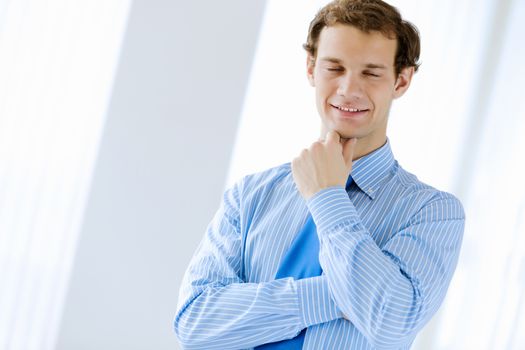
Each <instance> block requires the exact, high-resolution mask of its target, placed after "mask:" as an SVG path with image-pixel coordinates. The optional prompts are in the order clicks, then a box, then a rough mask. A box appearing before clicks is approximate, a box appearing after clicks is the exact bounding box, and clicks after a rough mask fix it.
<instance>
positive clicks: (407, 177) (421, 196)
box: [395, 167, 464, 216]
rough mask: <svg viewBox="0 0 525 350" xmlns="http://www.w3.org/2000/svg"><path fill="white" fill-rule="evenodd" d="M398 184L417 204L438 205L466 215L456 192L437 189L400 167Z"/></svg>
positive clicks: (405, 194)
mask: <svg viewBox="0 0 525 350" xmlns="http://www.w3.org/2000/svg"><path fill="white" fill-rule="evenodd" d="M396 175H397V176H396V178H395V180H396V182H397V185H398V186H400V187H401V188H402V189H403V190H402V191H403V197H404V198H405V199H406V200H407V201H410V202H412V203H414V204H416V203H417V204H416V205H417V206H420V207H421V208H422V207H427V206H437V207H442V210H445V211H453V212H455V213H456V215H458V216H464V210H463V205H462V204H461V201H460V200H459V199H458V197H456V196H455V195H454V194H452V193H450V192H447V191H444V190H440V189H437V188H436V187H434V186H431V185H429V184H427V183H425V182H423V181H421V180H420V179H419V178H418V177H417V176H416V175H414V174H412V173H410V172H408V171H407V170H405V169H403V168H401V167H399V168H398V169H397V174H396Z"/></svg>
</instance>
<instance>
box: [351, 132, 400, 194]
mask: <svg viewBox="0 0 525 350" xmlns="http://www.w3.org/2000/svg"><path fill="white" fill-rule="evenodd" d="M395 162H396V161H395V159H394V154H393V153H392V149H391V148H390V142H389V141H388V139H387V140H386V143H385V144H384V145H383V146H381V147H379V148H378V149H376V150H375V151H373V152H372V153H369V154H367V155H366V156H364V157H361V158H359V159H357V160H356V161H354V163H353V164H352V173H351V174H350V176H352V180H353V181H354V182H355V184H356V185H357V186H358V187H359V189H361V191H363V192H364V193H366V194H367V195H368V196H369V197H370V198H372V199H374V198H375V195H376V193H377V190H378V189H379V187H380V186H381V183H382V182H383V181H382V180H383V179H385V178H386V176H387V175H388V174H389V172H390V170H391V169H392V168H393V167H394V164H395Z"/></svg>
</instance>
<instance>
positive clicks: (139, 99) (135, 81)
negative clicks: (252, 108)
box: [57, 0, 265, 350]
mask: <svg viewBox="0 0 525 350" xmlns="http://www.w3.org/2000/svg"><path fill="white" fill-rule="evenodd" d="M264 5H265V1H263V0H259V1H242V0H229V1H222V2H216V1H206V2H203V1H199V2H192V1H169V0H147V1H146V0H135V1H134V3H133V5H132V8H131V13H130V18H129V24H128V29H127V32H126V38H125V40H124V44H123V48H122V56H121V59H120V60H121V61H120V66H119V69H118V73H117V76H116V80H115V86H114V92H113V97H112V100H111V103H110V106H109V114H108V116H107V124H106V126H105V131H104V134H103V138H102V141H101V145H100V153H99V156H98V161H97V165H96V168H95V173H94V177H93V183H92V188H91V194H90V198H89V201H88V204H87V209H86V213H85V220H84V224H83V228H82V233H81V237H80V240H79V243H78V248H77V255H76V258H75V263H74V267H73V270H72V277H71V282H70V286H69V292H68V295H67V298H66V302H65V307H64V313H63V318H62V323H61V330H60V335H59V339H58V344H57V349H75V350H81V349H97V350H103V349H111V350H114V349H127V350H129V349H177V347H178V346H177V342H176V339H175V335H174V333H173V331H172V318H173V315H174V312H175V306H176V301H177V295H178V287H179V283H180V280H181V279H182V275H183V272H184V269H185V268H186V266H187V264H188V262H189V259H190V257H191V255H192V253H193V250H194V249H195V247H196V245H197V243H198V241H199V240H200V239H201V237H202V235H203V233H204V230H205V227H206V225H207V224H208V222H209V220H210V219H211V217H212V215H213V213H214V212H215V210H216V209H217V206H218V204H219V200H220V196H221V193H222V190H223V186H224V182H225V179H226V174H227V171H228V168H229V163H230V154H231V151H232V147H233V141H234V136H235V133H236V128H237V123H238V119H239V114H240V111H241V108H242V101H243V97H244V91H245V88H246V84H247V80H248V75H249V72H250V67H251V61H252V57H253V54H254V49H255V46H256V42H257V37H258V30H259V25H260V22H261V17H262V14H263V12H264Z"/></svg>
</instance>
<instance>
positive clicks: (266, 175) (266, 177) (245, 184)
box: [234, 162, 291, 195]
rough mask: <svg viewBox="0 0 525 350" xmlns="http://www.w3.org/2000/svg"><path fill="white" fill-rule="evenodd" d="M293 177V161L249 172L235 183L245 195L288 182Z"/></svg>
mask: <svg viewBox="0 0 525 350" xmlns="http://www.w3.org/2000/svg"><path fill="white" fill-rule="evenodd" d="M290 179H291V163H290V162H287V163H282V164H279V165H276V166H273V167H271V168H267V169H265V170H261V171H257V172H252V173H248V174H247V175H244V176H243V177H242V178H240V179H239V180H238V181H237V182H236V183H235V184H234V187H236V188H237V189H238V190H240V191H242V192H243V193H244V194H245V195H246V194H248V193H250V192H254V191H257V190H260V189H264V188H272V187H274V186H275V185H277V184H278V183H283V182H285V183H288V182H289V180H290Z"/></svg>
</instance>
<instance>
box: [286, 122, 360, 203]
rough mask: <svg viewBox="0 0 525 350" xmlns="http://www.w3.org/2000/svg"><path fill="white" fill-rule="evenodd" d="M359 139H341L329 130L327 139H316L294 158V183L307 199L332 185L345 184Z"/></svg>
mask: <svg viewBox="0 0 525 350" xmlns="http://www.w3.org/2000/svg"><path fill="white" fill-rule="evenodd" d="M356 141H357V139H355V138H352V139H347V140H344V141H342V140H341V136H340V135H339V134H338V133H337V132H336V131H329V132H328V133H327V134H326V139H325V140H324V141H323V140H319V141H317V142H314V143H313V144H312V145H311V146H310V148H309V149H304V150H303V151H302V152H301V154H300V155H299V157H297V158H295V159H294V160H293V161H292V174H293V178H294V181H295V185H296V186H297V189H298V190H299V192H300V193H301V195H302V196H303V198H304V199H305V200H308V199H309V198H310V197H312V196H313V195H314V194H316V193H317V192H319V191H321V190H322V189H325V188H328V187H331V186H337V185H340V186H343V187H345V185H346V180H347V179H348V175H350V172H351V171H352V158H353V155H354V148H355V144H356Z"/></svg>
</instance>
